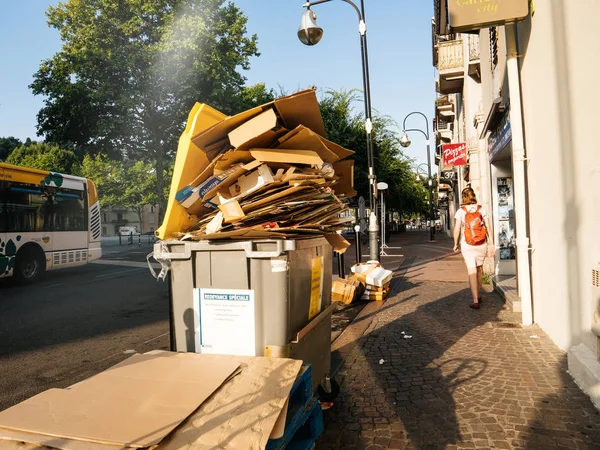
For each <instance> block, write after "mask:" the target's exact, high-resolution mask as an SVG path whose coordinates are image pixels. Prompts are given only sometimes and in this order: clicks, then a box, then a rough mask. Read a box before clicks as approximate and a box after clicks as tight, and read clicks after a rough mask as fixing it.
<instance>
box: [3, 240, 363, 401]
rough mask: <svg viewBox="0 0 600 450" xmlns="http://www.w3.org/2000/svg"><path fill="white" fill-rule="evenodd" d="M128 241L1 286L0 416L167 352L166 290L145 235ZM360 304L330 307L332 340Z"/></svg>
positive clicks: (106, 245) (349, 261)
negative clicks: (30, 280)
mask: <svg viewBox="0 0 600 450" xmlns="http://www.w3.org/2000/svg"><path fill="white" fill-rule="evenodd" d="M134 242H135V244H134V245H132V246H128V245H126V239H125V238H124V239H123V245H120V244H119V242H118V239H115V238H105V239H103V242H102V253H103V257H102V259H101V260H100V261H95V262H93V263H91V264H88V265H86V266H82V267H76V268H72V269H63V270H57V271H54V272H48V273H47V274H46V277H45V279H44V280H43V281H42V282H40V283H37V284H35V285H32V286H17V285H15V284H14V283H12V281H11V280H9V279H7V280H0V411H2V410H4V409H6V408H8V407H10V406H12V405H14V404H16V403H19V402H21V401H23V400H25V399H27V398H29V397H31V396H33V395H35V394H37V393H39V392H42V391H44V390H46V389H50V388H63V387H67V386H70V385H72V384H74V383H77V382H79V381H81V380H84V379H86V378H88V377H90V376H92V375H95V374H96V373H98V372H100V371H102V370H105V369H107V368H108V367H110V366H112V365H114V364H116V363H118V362H120V361H122V360H123V359H125V358H127V357H129V356H130V355H131V354H133V353H135V352H139V353H143V352H147V351H150V350H154V349H163V350H168V349H169V324H168V314H169V299H168V291H167V284H166V283H164V282H162V281H156V280H155V279H154V278H153V277H152V276H151V274H150V271H149V269H148V266H147V263H146V255H147V254H148V253H149V252H150V251H151V250H152V247H151V245H150V244H149V243H148V242H147V237H146V236H144V237H143V238H142V241H141V245H138V242H137V241H135V240H134ZM351 250H352V251H351V252H350V251H349V255H348V258H347V265H348V267H347V271H349V265H350V264H352V263H353V262H354V261H353V259H352V256H351V255H352V254H353V252H354V250H353V249H351ZM333 268H334V271H335V270H337V260H336V259H335V258H334V260H333ZM366 303H367V302H364V301H361V302H358V303H355V304H352V305H343V304H337V305H336V310H335V311H334V314H333V318H332V340H333V339H335V338H337V337H338V336H340V334H341V333H342V332H343V330H344V329H345V328H346V326H348V324H349V323H350V322H351V321H352V320H353V319H354V317H356V315H357V314H358V313H359V312H360V310H361V309H362V308H363V307H364V305H365V304H366Z"/></svg>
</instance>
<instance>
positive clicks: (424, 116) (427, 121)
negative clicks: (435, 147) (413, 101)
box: [402, 111, 429, 139]
mask: <svg viewBox="0 0 600 450" xmlns="http://www.w3.org/2000/svg"><path fill="white" fill-rule="evenodd" d="M413 114H420V115H421V116H423V118H424V119H425V126H426V127H427V133H426V134H425V133H423V130H407V129H406V119H408V118H409V117H410V116H412V115H413ZM402 128H403V129H404V130H405V131H420V132H421V133H423V134H425V138H427V139H429V120H427V116H426V115H425V114H423V113H422V112H421V111H413V112H411V113H409V114H407V115H406V117H405V118H404V121H403V122H402Z"/></svg>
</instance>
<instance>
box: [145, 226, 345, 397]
mask: <svg viewBox="0 0 600 450" xmlns="http://www.w3.org/2000/svg"><path fill="white" fill-rule="evenodd" d="M154 257H155V259H157V260H159V261H170V266H171V272H170V273H171V280H170V281H171V289H170V291H171V292H170V296H171V346H172V350H174V351H178V352H197V353H222V354H241V355H249V356H272V357H290V358H295V359H301V360H303V361H305V362H307V363H310V364H311V365H312V373H313V388H314V389H316V388H317V386H318V385H319V383H321V381H322V380H324V379H325V377H328V375H329V370H330V366H331V347H330V346H331V312H332V309H333V306H332V305H331V247H330V245H329V243H328V242H327V240H325V239H324V238H321V237H319V238H311V239H298V240H245V241H195V242H192V241H185V242H182V241H162V242H158V243H157V244H155V246H154Z"/></svg>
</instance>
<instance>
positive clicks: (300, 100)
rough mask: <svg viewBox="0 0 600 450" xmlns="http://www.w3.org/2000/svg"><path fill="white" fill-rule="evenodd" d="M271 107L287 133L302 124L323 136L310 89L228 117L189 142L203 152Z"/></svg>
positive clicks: (323, 128)
mask: <svg viewBox="0 0 600 450" xmlns="http://www.w3.org/2000/svg"><path fill="white" fill-rule="evenodd" d="M273 107H274V108H275V109H276V110H277V112H278V113H279V117H280V118H281V120H282V122H283V125H284V126H285V128H287V129H289V130H291V129H293V128H296V127H297V126H298V125H305V126H306V127H308V128H310V129H311V130H313V131H315V132H316V133H318V134H320V135H321V136H325V126H324V125H323V119H322V118H321V111H320V110H319V102H318V100H317V96H316V93H315V91H313V90H312V89H307V90H304V91H301V92H297V93H295V94H293V95H289V96H287V97H282V98H278V99H276V100H274V101H273V102H270V103H266V104H264V105H262V106H257V107H256V108H252V109H249V110H247V111H244V112H242V113H239V114H236V115H235V116H232V117H228V118H226V119H225V120H222V121H221V122H219V123H217V124H216V125H214V126H212V127H211V128H209V129H207V130H205V131H203V132H201V133H198V134H197V135H195V136H193V137H192V142H193V143H194V145H196V146H197V147H199V148H201V149H203V148H205V147H206V146H207V145H209V144H210V143H213V142H216V141H218V140H219V139H220V138H221V137H222V136H224V135H226V134H228V133H229V132H231V131H233V130H234V129H236V128H237V127H239V126H240V125H242V124H243V123H244V122H247V121H248V120H250V119H252V118H254V117H256V116H258V115H259V114H260V113H262V112H263V111H264V110H266V109H268V108H273Z"/></svg>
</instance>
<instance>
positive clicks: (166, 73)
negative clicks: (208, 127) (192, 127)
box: [31, 0, 268, 206]
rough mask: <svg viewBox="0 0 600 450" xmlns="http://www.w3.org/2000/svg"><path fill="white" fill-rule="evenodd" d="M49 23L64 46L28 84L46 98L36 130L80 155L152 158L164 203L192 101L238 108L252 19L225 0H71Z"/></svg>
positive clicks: (53, 11)
mask: <svg viewBox="0 0 600 450" xmlns="http://www.w3.org/2000/svg"><path fill="white" fill-rule="evenodd" d="M47 17H48V24H49V25H50V26H51V27H53V28H56V29H57V30H58V31H59V32H60V36H61V39H62V41H63V47H62V49H61V51H59V52H58V53H56V54H55V55H54V56H53V57H52V58H50V59H48V60H45V61H43V62H42V64H41V66H40V68H39V70H38V72H37V73H36V74H35V75H34V80H33V83H32V84H31V88H32V90H33V93H34V94H35V95H43V96H45V100H44V106H43V108H42V109H41V110H40V111H39V113H38V132H39V133H40V134H42V135H44V136H45V137H46V139H47V140H49V141H52V142H57V143H59V144H60V145H62V146H63V147H70V148H74V149H75V151H76V153H77V155H78V156H79V157H80V158H81V159H83V156H84V155H85V154H97V153H105V154H107V155H109V157H111V158H113V159H121V158H122V157H123V155H126V156H127V158H130V159H138V158H139V159H143V160H144V161H146V162H152V163H153V164H154V167H155V168H156V171H155V177H156V183H155V189H156V192H157V196H158V199H159V203H160V204H161V205H163V206H164V190H165V179H164V173H165V171H166V170H167V166H168V164H169V160H170V159H171V158H172V156H173V153H174V151H175V149H176V148H177V139H178V137H179V135H180V133H181V131H182V129H183V126H184V123H185V119H186V117H187V114H188V113H189V111H190V109H191V107H192V106H193V104H194V103H195V102H196V101H200V102H204V103H208V104H210V105H211V106H213V107H215V108H217V109H220V110H221V111H223V112H225V113H228V114H229V113H232V112H234V110H235V109H237V108H239V107H240V106H241V105H240V103H239V102H238V100H237V97H238V96H239V95H240V93H242V94H244V91H243V85H244V81H245V79H244V77H243V76H242V75H241V74H240V73H239V72H238V70H239V69H247V68H248V67H249V60H250V58H251V57H252V56H256V55H258V52H257V47H256V41H257V38H256V36H251V37H249V36H247V31H246V22H247V18H246V17H245V16H244V15H243V14H242V12H241V11H240V10H239V9H238V8H237V7H236V6H235V5H234V4H233V3H231V2H228V3H226V1H225V0H185V1H184V0H155V1H145V2H142V1H140V0H87V1H79V0H66V1H64V2H60V3H58V4H57V5H56V6H51V7H49V9H48V11H47ZM251 91H252V90H251ZM246 94H247V98H246V100H245V101H252V100H256V101H262V97H261V96H262V95H263V94H268V92H266V89H264V88H263V89H262V90H261V89H260V88H256V90H255V92H254V94H256V95H253V93H252V92H250V91H249V92H246ZM258 94H260V95H258Z"/></svg>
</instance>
